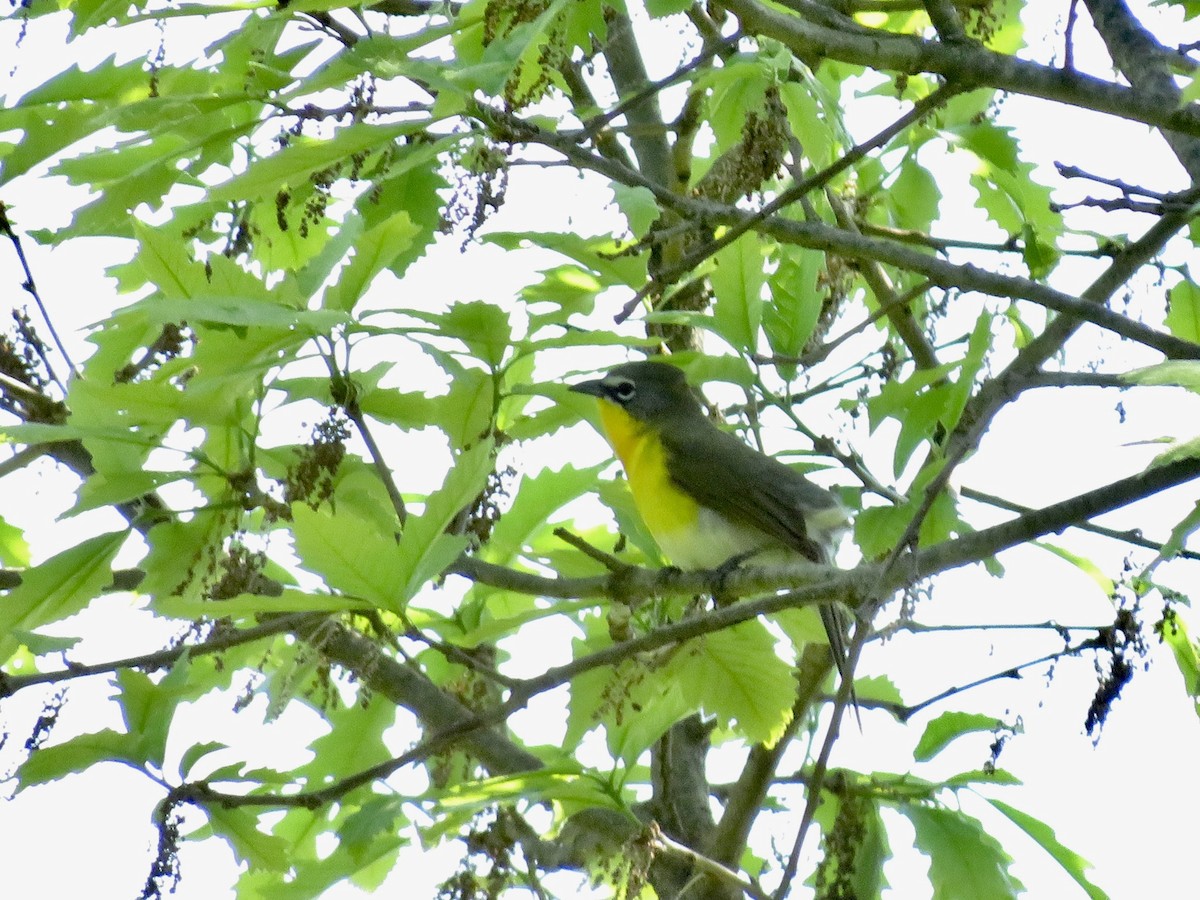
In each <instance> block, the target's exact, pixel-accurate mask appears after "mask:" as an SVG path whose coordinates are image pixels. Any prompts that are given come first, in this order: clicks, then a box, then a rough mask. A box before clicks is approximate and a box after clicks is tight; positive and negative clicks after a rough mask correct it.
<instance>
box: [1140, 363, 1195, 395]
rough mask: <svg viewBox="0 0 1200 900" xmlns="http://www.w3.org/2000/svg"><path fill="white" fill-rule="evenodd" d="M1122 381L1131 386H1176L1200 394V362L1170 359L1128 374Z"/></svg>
mask: <svg viewBox="0 0 1200 900" xmlns="http://www.w3.org/2000/svg"><path fill="white" fill-rule="evenodd" d="M1121 379H1122V380H1123V381H1128V382H1129V383H1130V384H1146V385H1175V386H1177V387H1182V388H1187V389H1188V390H1189V391H1192V392H1193V393H1195V394H1200V362H1195V361H1193V360H1186V359H1170V360H1167V361H1166V362H1161V363H1157V364H1156V365H1153V366H1146V367H1145V368H1141V369H1134V370H1133V371H1131V372H1126V373H1125V374H1123V375H1122V376H1121Z"/></svg>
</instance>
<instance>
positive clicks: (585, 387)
mask: <svg viewBox="0 0 1200 900" xmlns="http://www.w3.org/2000/svg"><path fill="white" fill-rule="evenodd" d="M570 390H571V391H573V392H574V393H576V394H590V395H591V396H593V397H604V396H606V395H607V394H608V388H607V386H606V385H605V383H604V380H603V379H600V378H597V379H596V380H595V381H581V382H579V384H573V385H571V387H570Z"/></svg>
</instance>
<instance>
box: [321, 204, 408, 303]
mask: <svg viewBox="0 0 1200 900" xmlns="http://www.w3.org/2000/svg"><path fill="white" fill-rule="evenodd" d="M420 230H421V229H420V227H419V226H418V225H416V224H414V223H413V220H412V218H411V217H410V216H409V214H408V212H407V211H406V210H400V212H398V213H395V214H394V215H392V216H391V217H389V218H387V219H384V220H383V221H382V222H380V223H379V224H378V225H375V226H374V227H373V228H371V229H370V230H368V231H367V232H366V233H365V234H363V235H362V236H361V237H359V238H358V239H357V240H355V242H354V257H353V258H352V259H351V260H350V263H349V264H348V265H347V266H346V267H345V268H344V269H343V270H342V273H341V277H339V278H338V282H337V284H336V285H335V286H334V287H332V288H330V290H329V291H327V292H326V294H325V306H326V307H327V308H330V309H336V310H341V311H343V312H350V311H351V310H352V309H354V306H355V304H357V303H358V301H359V300H360V299H362V296H363V295H364V294H365V293H366V292H367V288H369V287H370V286H371V282H372V281H374V280H375V276H377V275H378V274H379V273H380V272H382V271H383V270H384V269H387V268H389V267H391V265H392V263H393V262H394V261H395V259H396V257H398V256H399V255H400V254H401V253H403V252H404V251H406V250H407V249H408V248H409V247H410V246H411V245H412V242H413V238H415V237H416V236H417V234H418V233H419V232H420Z"/></svg>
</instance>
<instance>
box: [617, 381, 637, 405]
mask: <svg viewBox="0 0 1200 900" xmlns="http://www.w3.org/2000/svg"><path fill="white" fill-rule="evenodd" d="M635 393H636V391H635V389H634V387H633V382H632V381H622V382H620V383H619V384H617V385H616V386H614V387H613V396H614V397H616V398H617V399H618V400H620V401H621V402H622V403H628V402H629V401H630V400H632V399H633V395H634V394H635Z"/></svg>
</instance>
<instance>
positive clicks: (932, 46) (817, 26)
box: [723, 0, 1200, 136]
mask: <svg viewBox="0 0 1200 900" xmlns="http://www.w3.org/2000/svg"><path fill="white" fill-rule="evenodd" d="M723 5H724V6H725V8H726V9H728V10H729V11H730V12H732V13H733V14H734V15H736V16H737V17H738V20H739V21H740V22H741V24H742V29H743V30H744V31H746V33H748V34H761V35H764V36H766V37H770V38H774V39H775V40H778V41H780V42H782V43H783V44H785V45H786V46H787V47H788V48H789V49H790V50H791V51H792V52H793V53H795V54H796V55H797V56H799V57H801V58H806V59H811V58H812V57H814V56H817V57H829V58H830V59H837V60H841V61H842V62H850V63H857V64H859V65H863V66H869V67H871V68H873V69H890V70H892V71H894V72H901V73H905V74H909V75H916V74H918V73H928V74H933V75H941V76H943V77H945V78H947V79H949V80H951V81H954V82H957V83H960V84H969V85H988V86H990V87H993V88H997V89H999V90H1003V91H1010V92H1012V93H1015V94H1026V95H1028V96H1031V97H1040V98H1042V99H1044V100H1053V101H1056V102H1059V103H1065V104H1069V105H1071V106H1076V107H1082V108H1084V109H1092V110H1095V111H1096V112H1102V113H1109V114H1111V115H1114V116H1119V117H1121V118H1123V119H1128V120H1130V121H1133V122H1144V123H1145V124H1147V125H1154V126H1156V127H1158V128H1164V129H1169V130H1174V131H1179V132H1182V133H1184V134H1191V135H1197V136H1200V106H1198V105H1197V104H1194V103H1192V104H1188V105H1187V106H1183V107H1179V106H1175V105H1171V104H1162V103H1159V102H1156V101H1157V98H1156V97H1155V96H1147V95H1146V94H1145V93H1144V92H1142V91H1140V90H1137V89H1135V88H1129V87H1125V86H1123V85H1120V84H1116V83H1114V82H1111V81H1104V80H1102V79H1100V78H1094V77H1092V76H1090V75H1083V74H1081V73H1079V72H1074V71H1068V70H1065V69H1055V68H1052V67H1050V66H1044V65H1041V64H1039V63H1035V62H1029V61H1027V60H1023V59H1017V58H1016V57H1012V56H1006V55H1005V54H1002V53H996V52H994V51H992V50H988V49H986V48H985V47H982V46H980V45H978V44H974V43H966V42H954V43H942V42H940V41H926V40H922V39H921V38H918V37H914V36H912V35H906V34H894V33H892V32H887V31H881V30H878V29H867V28H863V27H862V26H860V25H858V24H857V23H854V22H853V21H852V20H850V19H845V20H844V22H845V23H846V24H844V25H841V26H840V27H833V26H832V25H829V24H821V23H818V22H816V21H809V20H806V19H802V18H800V17H799V16H795V15H788V14H786V13H782V12H778V11H776V10H773V9H770V8H768V7H766V6H763V5H762V4H761V3H759V2H757V0H726V2H725V3H724V4H723ZM813 5H815V4H813Z"/></svg>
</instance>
